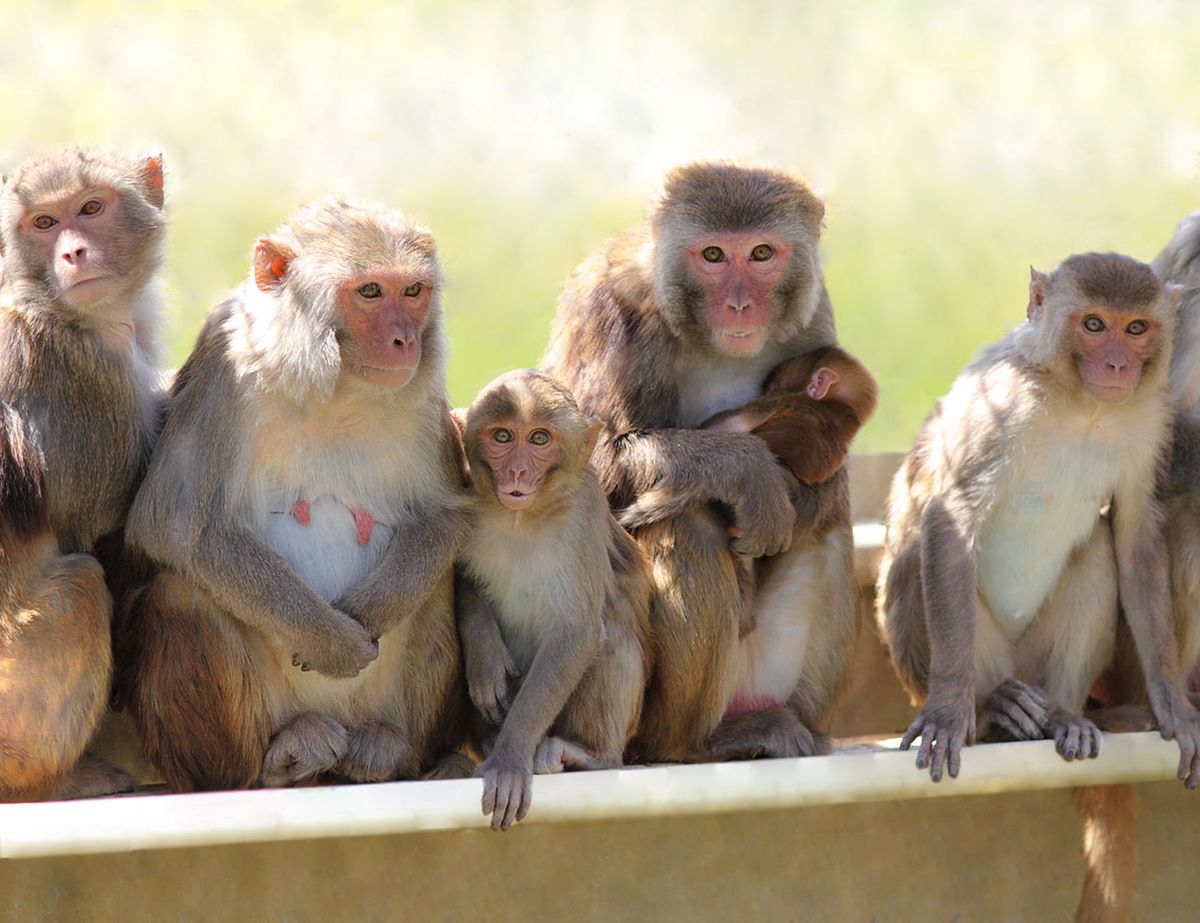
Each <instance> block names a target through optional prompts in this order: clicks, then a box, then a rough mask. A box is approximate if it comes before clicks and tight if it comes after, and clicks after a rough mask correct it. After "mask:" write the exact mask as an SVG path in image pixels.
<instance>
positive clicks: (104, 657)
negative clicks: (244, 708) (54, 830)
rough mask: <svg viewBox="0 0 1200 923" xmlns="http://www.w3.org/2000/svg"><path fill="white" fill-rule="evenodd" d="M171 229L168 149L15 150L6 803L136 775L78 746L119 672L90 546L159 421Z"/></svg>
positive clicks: (82, 792)
mask: <svg viewBox="0 0 1200 923" xmlns="http://www.w3.org/2000/svg"><path fill="white" fill-rule="evenodd" d="M165 228H166V220H165V218H164V216H163V172H162V158H161V157H158V156H154V157H147V158H140V159H138V158H126V157H121V156H118V155H115V154H107V153H101V152H98V151H89V150H81V149H72V150H67V151H63V152H60V153H56V154H52V155H49V156H46V157H40V158H35V159H33V160H30V161H28V162H26V163H24V164H22V165H21V166H20V167H18V169H17V170H16V172H15V173H14V174H13V176H12V177H11V178H10V179H9V180H8V181H7V182H6V183H5V184H4V187H3V191H2V192H0V255H2V257H3V269H2V272H0V277H2V278H3V282H4V285H3V290H2V291H0V402H3V403H4V405H5V410H4V416H5V420H6V422H5V426H4V430H5V432H4V437H3V445H0V458H2V459H3V461H2V466H3V467H4V469H5V474H4V480H5V486H4V488H3V493H4V500H3V503H2V504H0V518H2V519H3V520H4V522H5V525H4V526H3V532H4V534H3V537H2V538H0V541H2V542H3V547H2V548H0V559H2V562H0V571H2V576H0V580H2V581H3V589H0V600H2V601H0V797H2V798H5V799H12V798H18V799H26V798H36V797H56V798H57V797H79V796H91V795H102V794H109V793H112V792H116V791H123V790H126V789H128V788H129V787H130V786H131V780H130V779H129V777H128V776H126V775H125V774H124V773H122V772H119V771H118V770H116V769H114V768H112V767H110V766H108V765H107V764H105V763H103V762H101V761H100V760H98V759H96V758H94V757H91V756H90V755H84V756H83V758H82V760H81V759H80V755H81V754H83V752H84V748H85V746H86V745H87V744H88V742H89V741H90V739H91V737H92V735H93V734H94V732H95V730H96V727H97V725H98V723H99V721H100V719H101V717H102V715H103V713H104V705H105V703H106V702H107V699H108V691H109V682H110V676H111V671H112V644H111V640H110V620H111V615H112V612H111V609H112V603H111V600H110V598H109V595H108V593H107V591H106V590H105V587H104V584H103V580H102V577H101V570H100V566H99V564H98V563H97V561H96V560H95V559H94V558H93V557H91V556H92V555H93V554H95V553H98V549H97V546H98V544H99V543H100V542H101V541H102V540H103V539H105V537H106V536H110V535H112V534H115V533H117V532H118V530H119V529H120V528H121V526H122V524H123V522H124V519H125V514H126V511H127V510H128V508H129V503H130V500H131V499H132V496H133V492H134V490H135V489H136V487H137V484H138V481H139V480H140V478H141V476H142V472H143V470H144V468H145V465H146V463H147V461H148V459H149V456H150V452H151V448H152V446H153V443H154V440H155V438H156V437H157V433H158V429H159V410H160V404H161V394H160V392H159V389H158V385H157V372H156V370H155V365H156V362H157V345H156V330H157V325H158V320H159V316H160V314H161V294H160V291H159V288H160V286H159V281H158V280H159V273H160V269H161V264H162V249H163V238H164V234H165ZM34 704H36V705H37V707H36V708H34V707H33V706H34Z"/></svg>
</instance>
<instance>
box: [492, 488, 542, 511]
mask: <svg viewBox="0 0 1200 923" xmlns="http://www.w3.org/2000/svg"><path fill="white" fill-rule="evenodd" d="M535 497H537V491H536V490H498V491H496V499H497V500H499V501H500V505H501V506H503V507H505V508H507V509H510V510H524V509H528V508H529V507H530V506H531V505H532V504H533V501H534V498H535Z"/></svg>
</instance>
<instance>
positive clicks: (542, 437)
mask: <svg viewBox="0 0 1200 923" xmlns="http://www.w3.org/2000/svg"><path fill="white" fill-rule="evenodd" d="M529 441H530V442H532V443H533V444H534V445H545V444H546V443H548V442H549V441H550V433H549V432H547V431H546V430H544V429H535V430H534V431H533V432H532V433H530V434H529Z"/></svg>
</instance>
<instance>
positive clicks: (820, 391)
mask: <svg viewBox="0 0 1200 923" xmlns="http://www.w3.org/2000/svg"><path fill="white" fill-rule="evenodd" d="M841 378H842V376H841V375H839V374H838V373H837V372H835V371H834V370H833V369H831V368H828V367H826V366H821V367H820V368H819V369H817V370H816V371H815V372H813V374H812V379H811V380H810V381H809V383H808V396H809V397H811V398H812V399H813V400H814V401H823V400H825V398H826V397H827V396H828V395H829V389H830V388H832V387H833V386H834V385H836V384H837V383H838V382H839V381H840V380H841Z"/></svg>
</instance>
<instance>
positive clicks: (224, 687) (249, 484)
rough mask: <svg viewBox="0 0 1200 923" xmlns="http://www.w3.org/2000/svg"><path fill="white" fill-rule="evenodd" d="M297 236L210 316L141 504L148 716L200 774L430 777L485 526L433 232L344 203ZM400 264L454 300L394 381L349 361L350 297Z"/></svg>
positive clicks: (140, 709) (310, 218) (298, 228)
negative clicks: (457, 588) (467, 506)
mask: <svg viewBox="0 0 1200 923" xmlns="http://www.w3.org/2000/svg"><path fill="white" fill-rule="evenodd" d="M281 242H285V243H286V245H287V248H288V252H289V253H290V254H291V258H290V262H289V263H288V266H287V271H286V274H285V276H284V277H283V278H282V280H280V282H279V285H278V286H276V287H274V288H271V287H268V288H267V289H263V288H262V287H261V286H260V285H258V284H256V281H255V279H254V278H252V280H251V281H250V282H249V283H247V284H246V285H245V286H243V288H242V289H240V290H239V291H238V292H237V293H236V294H235V295H234V296H233V297H232V298H231V299H230V300H228V301H226V302H225V303H224V304H222V305H220V306H219V307H218V308H216V309H215V310H214V312H213V313H212V315H211V316H210V317H209V319H208V322H207V323H206V324H205V328H204V330H203V331H202V332H201V335H200V339H199V341H198V343H197V345H196V348H195V350H194V351H193V353H192V355H191V357H190V358H189V359H188V361H187V362H186V363H185V365H184V366H183V368H182V369H181V370H180V372H179V375H178V376H177V378H176V381H175V385H174V390H173V394H172V398H171V403H170V406H169V408H168V414H167V421H166V425H165V427H164V431H163V438H162V441H161V443H160V445H159V447H158V449H157V451H156V453H155V455H154V458H153V460H152V462H151V465H150V470H149V472H148V474H147V478H146V481H145V484H144V485H143V487H142V490H141V491H140V492H139V494H138V497H137V499H136V501H135V503H134V507H133V510H132V511H131V514H130V521H129V532H128V536H129V541H130V543H131V544H132V545H133V546H134V547H135V548H137V549H138V550H140V551H142V552H143V553H145V554H147V555H148V556H150V557H151V558H153V559H154V560H155V561H156V562H157V563H158V564H159V565H160V566H161V567H162V572H161V573H160V574H159V576H158V577H157V578H156V579H155V580H154V582H153V583H152V584H151V585H150V586H149V587H148V588H147V589H146V590H145V591H144V592H143V593H142V594H141V595H140V596H139V598H138V600H137V601H136V604H135V605H134V607H133V611H132V621H133V622H134V624H135V625H136V626H137V628H138V637H139V638H140V639H141V640H140V644H139V650H138V651H137V657H136V675H135V678H134V680H133V686H134V689H135V691H134V695H133V700H134V711H135V714H136V716H137V718H138V721H139V723H140V725H141V727H142V729H143V733H144V735H145V736H146V742H147V751H148V756H149V757H150V758H151V760H153V761H154V762H155V763H156V764H157V765H158V766H159V767H160V768H161V769H162V771H163V772H164V774H165V775H166V776H167V779H168V781H169V782H170V783H171V785H172V786H173V787H174V788H177V789H181V790H188V789H205V788H226V787H242V786H246V785H249V784H252V783H254V782H255V781H256V780H257V781H258V782H260V783H262V784H268V785H273V784H286V783H289V782H290V783H295V782H302V781H305V780H307V779H311V778H318V777H324V776H329V777H331V778H340V779H348V780H355V781H365V780H376V779H387V778H396V777H402V778H415V777H417V776H419V775H421V774H423V773H425V772H427V771H429V770H431V769H432V768H433V767H434V765H435V763H436V762H437V761H438V760H439V759H440V758H441V757H442V756H443V755H444V754H445V753H446V752H448V751H449V750H451V749H453V748H454V747H456V746H457V745H458V743H459V741H460V739H461V735H462V717H463V716H462V709H463V707H464V705H465V696H464V694H463V692H464V691H463V689H462V684H461V673H460V666H459V647H458V638H457V635H456V632H455V630H454V620H453V611H452V605H453V601H452V593H453V586H452V583H453V575H452V562H453V558H454V555H455V554H456V552H457V550H458V546H459V544H460V543H461V541H462V540H463V538H464V537H465V535H466V526H467V520H466V514H465V511H464V509H463V502H464V501H463V498H462V496H461V486H460V485H461V474H460V471H459V464H458V461H457V458H456V454H455V453H456V452H457V451H458V450H457V449H456V448H455V446H454V445H453V441H452V437H453V427H452V424H451V422H450V420H449V413H448V408H447V405H446V400H445V396H444V353H445V346H444V342H443V333H442V323H441V308H440V299H439V292H440V281H441V271H440V267H439V265H438V262H437V257H436V253H435V252H434V248H433V241H432V237H431V236H430V235H429V232H428V231H425V230H424V229H422V228H418V227H416V226H415V225H413V224H412V223H411V222H409V221H408V220H407V219H405V218H403V217H402V216H399V215H397V214H395V213H392V212H387V211H384V210H381V209H375V208H360V207H356V206H352V205H347V204H345V203H340V202H333V201H325V202H320V203H317V204H315V205H312V206H308V207H306V208H304V209H301V211H300V212H298V213H297V216H296V217H295V219H294V220H292V221H290V222H289V223H287V224H286V225H284V226H283V227H282V228H281V229H280V230H279V231H277V232H276V233H275V234H274V235H273V236H272V237H271V238H264V239H263V240H260V242H259V250H260V251H261V249H262V248H263V247H264V246H266V245H271V246H275V247H282V246H283V243H281ZM394 267H399V268H403V269H404V270H405V271H411V272H418V273H420V274H421V276H422V277H423V278H427V279H428V280H430V282H429V284H430V285H431V286H433V290H434V295H433V301H432V302H431V304H430V308H429V310H428V313H427V315H426V317H425V322H424V326H423V327H422V330H421V343H422V353H421V361H420V363H419V367H418V368H417V371H416V373H415V375H414V376H413V377H412V378H411V380H410V381H409V382H408V383H407V384H406V385H403V386H400V387H397V388H390V389H385V388H379V387H376V386H374V385H373V384H370V383H367V382H365V381H363V380H362V379H361V378H358V377H356V376H354V375H352V374H351V373H349V372H347V371H346V370H345V369H344V368H343V367H342V363H341V361H340V358H339V356H338V355H337V351H338V348H339V347H338V343H339V339H338V337H339V335H341V334H339V331H340V330H341V329H342V322H341V320H340V318H339V313H338V311H337V310H336V307H335V304H334V303H333V302H335V301H336V298H337V291H338V290H339V286H340V285H342V284H343V280H345V279H348V278H351V277H357V276H358V275H360V274H362V273H365V272H371V271H374V270H378V271H380V272H385V271H389V270H391V269H392V268H394ZM254 273H255V270H253V269H252V276H253V275H254ZM331 344H332V345H331ZM330 349H332V350H333V352H332V353H330V351H329V350H330ZM306 363H312V364H311V365H306ZM306 369H307V372H306ZM306 374H307V375H308V376H309V377H308V378H306V377H305V376H306ZM297 501H304V502H305V503H310V504H311V519H310V520H309V521H305V520H302V519H300V518H298V517H297V515H295V514H294V513H293V512H292V511H293V509H294V504H295V503H296V502H297ZM356 508H365V509H366V510H368V511H369V512H370V513H371V514H372V515H373V517H374V525H373V527H372V529H371V531H370V533H369V535H368V536H367V541H366V542H364V541H363V539H362V538H361V537H360V538H357V539H356V528H357V522H356V520H355V518H354V514H353V510H354V509H356ZM305 515H308V514H305Z"/></svg>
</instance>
